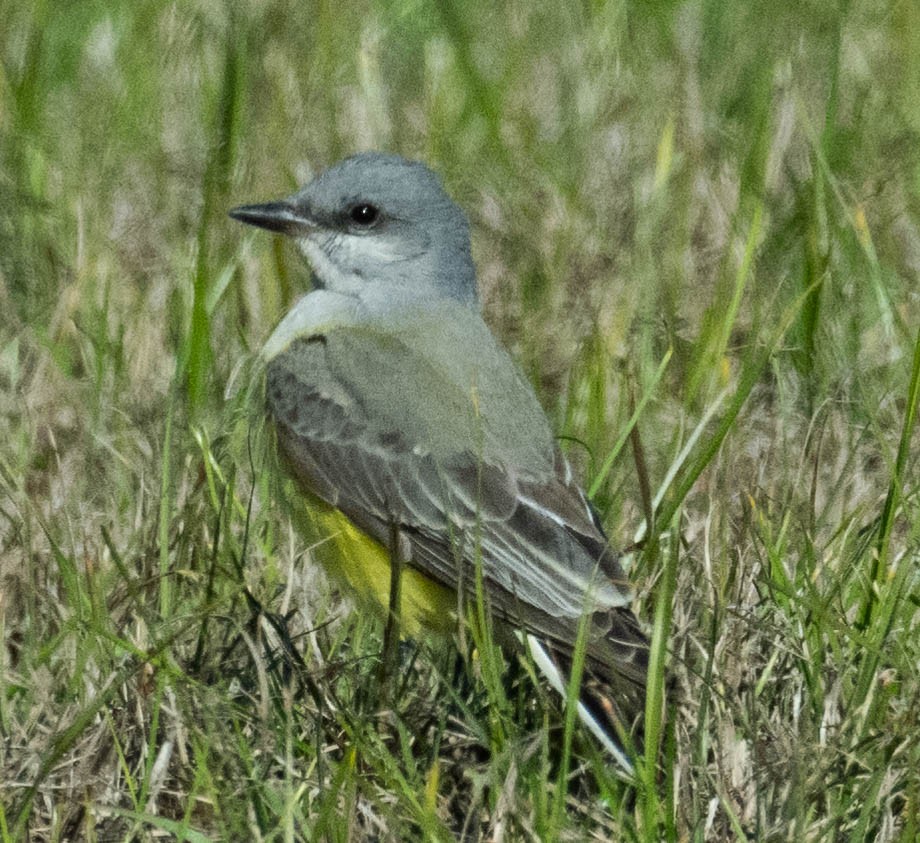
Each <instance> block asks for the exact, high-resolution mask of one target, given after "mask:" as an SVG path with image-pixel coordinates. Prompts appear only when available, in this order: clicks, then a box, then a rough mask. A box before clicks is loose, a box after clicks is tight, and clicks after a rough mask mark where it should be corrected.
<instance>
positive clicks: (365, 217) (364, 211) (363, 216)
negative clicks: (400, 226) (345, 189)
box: [348, 202, 380, 226]
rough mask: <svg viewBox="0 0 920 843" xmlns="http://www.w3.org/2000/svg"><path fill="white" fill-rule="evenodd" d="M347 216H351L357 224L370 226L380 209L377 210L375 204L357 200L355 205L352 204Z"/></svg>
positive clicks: (375, 219) (375, 220)
mask: <svg viewBox="0 0 920 843" xmlns="http://www.w3.org/2000/svg"><path fill="white" fill-rule="evenodd" d="M348 216H349V217H351V221H352V222H355V223H357V224H358V225H364V226H370V225H373V224H374V223H375V222H377V217H379V216H380V211H379V210H377V207H376V206H375V205H371V204H369V203H368V202H359V203H358V204H357V205H353V206H352V208H351V210H350V211H349V212H348Z"/></svg>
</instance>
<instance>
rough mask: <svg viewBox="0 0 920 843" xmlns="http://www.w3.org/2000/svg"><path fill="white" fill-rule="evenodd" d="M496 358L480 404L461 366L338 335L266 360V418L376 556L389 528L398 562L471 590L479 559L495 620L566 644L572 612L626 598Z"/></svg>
mask: <svg viewBox="0 0 920 843" xmlns="http://www.w3.org/2000/svg"><path fill="white" fill-rule="evenodd" d="M494 352H495V349H494V348H493V349H490V353H489V354H486V355H484V356H485V358H486V359H487V360H488V361H490V362H491V365H492V366H493V369H494V368H500V369H501V371H500V372H496V371H490V372H489V373H488V377H487V378H481V380H487V381H488V382H489V383H491V384H492V385H493V386H494V385H496V384H497V385H498V387H499V388H497V389H491V390H487V391H486V392H485V393H484V392H483V391H481V390H476V389H469V388H467V387H466V386H465V385H464V384H463V380H464V378H465V377H467V374H468V373H469V372H470V371H472V369H470V367H469V366H466V365H464V366H461V367H452V368H451V369H450V371H449V372H446V371H445V370H444V368H443V367H438V366H437V365H436V364H432V363H431V362H430V360H429V359H426V356H425V355H420V354H419V353H418V352H417V351H416V350H413V348H411V347H410V346H409V345H407V344H406V343H405V342H404V341H402V340H401V339H400V338H399V337H394V336H393V335H387V334H380V333H375V332H373V331H369V330H363V329H354V328H337V329H335V330H334V331H330V332H329V333H327V334H325V335H320V336H315V337H311V338H309V339H303V340H297V341H295V342H293V343H292V344H291V345H290V346H289V347H288V348H287V349H286V350H285V351H283V352H282V353H281V354H279V355H277V356H276V357H275V358H273V359H272V360H271V361H270V362H269V364H268V368H267V375H266V376H267V383H266V396H267V401H268V407H269V411H270V414H271V416H272V418H273V420H274V423H275V428H276V431H277V435H278V441H279V446H280V448H281V450H282V452H283V454H284V455H285V457H286V459H287V460H288V462H289V463H290V464H291V467H292V470H293V473H294V475H295V476H296V477H297V478H298V480H299V482H301V483H302V484H303V485H304V486H305V487H306V488H307V489H309V491H311V492H312V493H313V494H316V495H318V496H319V497H320V498H322V499H324V500H325V501H327V502H328V503H330V504H333V505H335V506H337V507H338V508H339V509H341V510H342V511H343V512H344V513H345V514H346V515H347V516H348V517H349V518H350V519H351V520H352V521H353V522H355V524H356V525H357V526H359V527H360V528H361V529H363V530H365V531H366V532H367V533H369V534H370V535H372V536H374V537H375V538H377V539H378V540H379V541H380V542H381V543H383V544H388V541H389V536H390V525H391V524H396V525H398V527H399V528H400V530H401V532H402V534H403V535H404V536H405V537H406V538H407V539H408V542H409V545H410V547H411V558H410V559H409V560H408V562H409V564H411V565H413V566H414V567H416V568H418V569H420V570H422V571H423V572H424V573H426V574H427V575H428V576H430V577H432V578H433V579H435V580H437V581H439V582H441V583H443V584H444V585H447V586H448V587H450V588H454V589H456V588H465V589H467V590H468V591H471V590H472V588H473V584H474V567H473V565H474V560H475V559H476V558H477V553H478V556H479V558H480V559H481V564H482V571H483V577H484V579H485V580H486V582H487V584H488V588H487V591H488V594H489V598H490V605H491V607H492V609H493V611H496V612H498V613H499V614H500V615H503V616H505V617H508V618H511V619H513V620H514V621H515V622H517V623H520V624H522V625H523V626H525V628H528V629H530V630H531V631H533V632H537V633H539V634H542V635H549V636H550V637H552V638H556V639H558V640H561V641H565V640H568V641H569V642H570V641H571V639H572V621H573V619H576V620H577V618H579V617H580V616H581V614H582V613H583V612H584V611H585V610H586V608H591V609H593V610H595V611H597V612H599V613H603V612H604V610H608V609H615V608H616V607H621V606H624V605H626V604H628V602H629V600H630V596H631V595H630V592H629V588H628V585H627V582H626V578H625V576H624V574H623V571H622V569H621V567H620V565H619V563H618V561H617V558H616V555H615V554H614V553H613V552H612V551H611V550H610V549H609V548H608V546H607V543H606V540H605V538H604V536H603V533H602V532H601V531H600V529H599V528H598V526H597V524H596V523H595V521H594V520H593V517H592V513H591V510H590V508H589V506H588V504H587V503H586V501H585V499H584V497H583V495H582V494H581V491H580V490H579V489H578V487H577V486H576V485H575V483H574V482H573V481H572V478H571V475H570V472H569V470H568V466H567V464H566V463H565V461H564V459H563V458H562V456H561V455H560V454H559V452H558V450H557V449H556V448H555V445H554V443H553V441H552V437H551V435H550V433H549V430H548V426H547V425H546V422H545V418H544V417H543V415H542V411H540V410H539V405H537V404H536V399H535V398H534V397H533V394H532V391H531V390H530V388H529V386H527V385H526V383H524V382H523V379H522V378H521V377H520V375H519V374H518V373H517V370H516V369H515V368H514V367H513V365H512V364H511V362H510V359H509V358H507V357H506V356H505V355H504V352H501V357H500V358H496V357H495V353H494ZM472 353H473V354H474V355H475V349H473V350H472ZM496 361H497V362H496ZM406 372H411V377H408V378H407V377H405V373H406ZM458 372H462V373H463V374H460V375H458ZM502 379H505V381H506V382H501V381H502ZM483 401H485V402H486V405H485V406H484V405H483ZM522 404H526V405H527V406H525V407H522V406H521V405H522ZM533 407H536V410H535V411H534V410H533ZM534 412H536V413H537V414H538V415H539V418H540V422H539V424H538V423H536V422H534V421H533V419H532V416H533V413H534ZM515 414H518V420H519V421H520V424H519V425H517V426H515V424H514V421H515ZM491 419H501V422H500V423H498V424H493V423H492V421H490V420H491ZM521 427H523V428H524V429H523V430H520V429H519V428H521ZM511 431H516V432H514V433H511ZM512 437H517V439H516V440H515V441H507V440H510V439H511V438H512ZM509 457H510V458H509ZM524 463H527V464H524ZM616 614H619V612H617V613H616ZM598 619H600V618H598ZM608 626H609V625H608ZM599 631H600V630H599ZM604 634H605V637H606V633H604ZM623 643H624V644H625V643H626V642H625V641H624V642H623ZM611 658H613V656H611ZM617 658H619V656H617ZM602 660H603V661H607V659H606V658H604V659H602Z"/></svg>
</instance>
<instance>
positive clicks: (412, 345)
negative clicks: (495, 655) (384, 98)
mask: <svg viewBox="0 0 920 843" xmlns="http://www.w3.org/2000/svg"><path fill="white" fill-rule="evenodd" d="M229 215H230V216H231V217H232V218H233V219H235V220H237V221H240V222H242V223H246V224H248V225H252V226H256V227H258V228H262V229H266V230H268V231H270V232H275V233H280V234H282V235H286V236H287V237H289V238H291V239H292V240H293V241H294V243H295V244H296V246H297V248H298V249H299V251H300V252H301V253H302V254H303V256H304V257H305V258H306V261H307V263H308V264H309V265H310V267H311V269H312V272H313V287H312V289H311V290H310V291H309V292H308V293H306V294H305V295H303V296H302V297H301V298H300V299H299V300H297V301H296V303H295V304H294V306H293V307H292V308H291V310H290V311H289V312H288V313H287V314H286V315H285V316H284V317H283V318H282V319H281V321H280V323H279V324H278V326H277V328H276V329H275V330H274V332H273V333H272V334H271V335H270V336H269V339H268V340H267V341H266V343H265V345H264V347H263V348H262V352H261V356H262V359H263V361H264V364H265V404H266V409H267V415H268V417H269V419H270V421H271V423H272V427H273V428H274V431H275V437H276V443H277V450H278V452H279V454H280V458H281V462H282V464H283V465H284V468H285V470H286V471H287V473H288V475H289V476H290V477H291V478H292V479H293V480H294V482H295V486H296V488H297V491H298V495H299V496H300V497H302V499H303V500H302V506H299V507H298V510H299V512H300V515H301V519H300V521H301V523H302V524H304V525H305V526H304V529H305V531H306V532H308V533H310V534H311V535H312V536H314V537H324V538H325V539H326V541H324V542H322V543H320V544H318V545H317V546H316V548H317V549H316V551H315V555H318V556H319V557H320V561H322V562H323V564H324V565H325V567H326V568H327V570H329V571H330V573H331V574H332V575H333V576H334V577H337V578H338V580H339V581H341V582H344V583H345V584H346V586H348V587H349V588H350V590H351V591H352V592H353V593H354V595H355V596H356V597H357V598H358V601H359V605H363V604H367V605H372V606H374V607H376V608H377V609H379V611H380V612H381V613H382V615H383V617H385V618H386V619H387V632H388V633H389V632H390V630H391V627H393V626H394V625H395V627H396V633H395V634H396V635H397V636H406V637H410V638H411V637H416V636H418V635H421V634H423V633H426V632H428V631H433V632H435V633H442V634H449V632H450V630H451V629H455V628H456V625H457V624H458V623H459V622H460V620H461V616H462V614H463V608H462V607H463V606H469V605H472V604H473V603H475V601H476V599H477V588H479V589H480V591H479V594H480V599H481V600H482V599H483V598H484V602H485V603H486V605H487V607H488V612H489V618H490V619H491V621H492V622H493V623H494V624H495V625H496V626H497V627H500V628H501V629H510V630H512V632H513V633H514V634H515V635H516V637H517V639H518V640H520V641H521V642H523V643H524V644H525V646H526V647H527V650H528V651H529V652H530V654H531V656H532V657H533V659H534V663H535V664H536V665H537V666H538V667H539V669H540V670H541V671H542V672H544V673H545V674H546V675H547V677H548V679H549V681H550V684H551V685H553V686H554V687H555V688H556V690H558V691H559V692H560V693H562V694H563V698H565V694H566V683H567V682H568V675H569V671H570V670H571V668H572V665H573V660H574V658H575V653H576V644H577V642H579V641H581V642H582V646H583V647H584V667H583V673H582V676H581V686H580V691H579V693H580V697H579V700H578V702H577V705H578V714H579V716H580V718H581V719H582V721H583V722H584V723H585V725H586V726H587V727H588V728H589V730H590V731H591V732H592V733H593V734H594V735H595V737H596V738H597V739H598V740H599V741H600V742H601V744H602V745H603V746H604V747H605V748H606V749H607V751H608V752H609V753H610V755H611V756H612V757H613V759H614V760H615V761H616V762H617V764H618V765H619V768H620V770H621V772H626V773H632V772H633V770H634V766H633V760H632V758H633V755H634V753H635V751H636V747H637V746H639V745H641V720H642V714H643V711H644V700H645V686H646V678H647V672H648V653H649V642H648V639H647V637H646V635H645V633H644V632H643V630H642V627H641V625H640V623H639V622H638V620H637V618H636V617H635V615H634V613H633V611H632V608H631V604H632V602H633V591H632V589H631V587H630V583H629V580H628V578H627V576H626V573H625V572H624V569H623V566H622V563H621V557H620V556H619V554H618V553H617V552H616V551H614V550H613V549H612V547H611V546H610V542H609V541H608V539H607V536H606V535H605V533H604V530H603V528H602V526H601V523H600V520H599V518H598V516H597V514H596V512H595V510H594V509H593V508H592V506H591V504H590V503H589V501H588V499H587V498H586V496H585V494H584V492H583V491H582V489H581V487H580V486H579V484H578V483H577V481H576V480H575V478H574V475H573V471H572V469H571V467H570V465H569V462H568V461H567V460H566V458H565V456H564V455H563V454H562V452H561V450H560V448H559V445H558V442H557V440H556V438H555V437H554V435H553V431H552V429H551V426H550V423H549V421H548V419H547V416H546V414H545V412H544V410H543V408H542V407H541V405H540V403H539V401H538V399H537V397H536V394H535V392H534V390H533V388H532V386H531V385H530V383H529V382H528V381H527V379H526V378H525V377H524V375H523V374H522V372H521V370H520V369H519V368H518V366H517V365H516V364H515V362H514V361H513V359H512V358H511V356H510V355H509V354H508V352H507V351H506V350H505V349H504V348H503V347H502V345H501V344H500V343H499V342H498V340H497V339H496V338H495V336H494V334H493V333H492V331H491V330H490V329H489V327H488V326H487V325H486V322H485V321H484V319H483V315H482V311H481V305H480V299H479V295H478V290H477V280H476V268H475V265H474V262H473V258H472V251H471V243H470V239H471V238H470V227H469V223H468V220H467V217H466V215H465V213H464V212H463V210H462V209H461V208H460V207H459V206H458V205H457V204H456V203H455V202H454V201H453V200H452V199H451V198H450V196H449V195H448V193H447V192H446V191H445V189H444V187H443V185H442V183H441V180H440V178H439V177H438V176H437V175H436V174H435V172H434V171H433V170H432V169H430V168H429V167H428V166H427V165H426V164H424V163H422V162H418V161H412V160H408V159H406V158H403V157H401V156H399V155H394V154H388V153H383V152H362V153H358V154H355V155H353V156H351V157H348V158H346V159H344V160H342V161H340V162H339V163H337V164H334V165H333V166H331V167H330V168H328V169H326V170H325V171H323V172H321V173H320V174H319V175H317V176H316V177H315V178H313V179H312V180H311V181H310V182H309V183H307V184H306V186H304V187H302V188H301V189H300V190H299V191H297V192H296V193H294V194H293V195H291V196H289V197H288V198H286V199H283V200H280V201H271V202H266V203H262V204H249V205H242V206H240V207H236V208H233V209H232V210H231V211H229ZM583 618H584V619H585V621H584V622H583V620H582V619H583ZM580 629H581V630H582V631H581V636H582V637H581V639H579V634H580V633H579V630H580ZM385 641H386V636H385ZM385 647H386V645H385Z"/></svg>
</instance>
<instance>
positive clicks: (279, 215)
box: [228, 202, 313, 234]
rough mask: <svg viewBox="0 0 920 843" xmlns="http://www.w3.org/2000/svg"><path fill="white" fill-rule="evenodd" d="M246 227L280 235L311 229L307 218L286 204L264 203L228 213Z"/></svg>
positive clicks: (242, 206) (246, 206) (300, 232)
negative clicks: (249, 226) (262, 229)
mask: <svg viewBox="0 0 920 843" xmlns="http://www.w3.org/2000/svg"><path fill="white" fill-rule="evenodd" d="M228 213H229V214H230V216H231V217H233V219H235V220H239V221H240V222H244V223H246V224H247V225H254V226H257V227H258V228H266V229H268V230H269V231H277V232H278V233H280V234H303V233H304V232H306V231H307V230H308V229H310V228H313V223H312V222H311V221H310V219H309V218H308V217H305V216H304V215H303V214H302V213H300V212H299V211H298V210H297V208H295V207H294V206H293V205H291V204H289V203H288V202H266V203H265V204H264V205H240V207H239V208H234V209H233V210H232V211H229V212H228Z"/></svg>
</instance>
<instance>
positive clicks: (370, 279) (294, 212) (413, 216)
mask: <svg viewBox="0 0 920 843" xmlns="http://www.w3.org/2000/svg"><path fill="white" fill-rule="evenodd" d="M230 216H231V217H233V218H234V219H237V220H240V221H241V222H245V223H249V224H250V225H256V226H259V227H261V228H267V229H268V230H269V231H279V232H281V233H282V234H287V235H289V236H291V237H293V238H294V239H295V240H296V241H297V245H298V246H299V248H300V250H301V251H302V252H303V254H304V255H305V256H306V258H307V260H308V261H309V262H310V264H311V266H312V267H313V271H314V273H315V274H316V279H317V282H318V283H319V284H320V285H321V286H323V287H327V288H328V289H330V290H333V291H335V292H341V293H344V294H346V295H354V296H361V297H363V296H365V295H368V294H373V293H374V292H385V293H387V294H389V293H393V294H396V295H408V296H412V297H415V296H417V295H418V294H419V293H423V294H425V295H434V296H437V297H438V298H449V299H455V300H457V301H462V302H465V303H468V304H475V303H476V301H477V297H476V273H475V269H474V267H473V259H472V257H471V255H470V233H469V225H468V223H467V220H466V217H465V216H464V214H463V211H461V210H460V208H459V207H457V205H455V204H454V203H453V202H452V201H451V199H450V197H449V196H448V195H447V194H446V193H445V192H444V188H443V187H442V186H441V182H440V181H439V179H438V177H437V176H436V175H435V174H434V173H433V172H432V171H431V170H429V169H428V168H427V167H426V166H425V165H424V164H421V163H419V162H417V161H407V160H406V159H405V158H400V157H399V156H398V155H384V154H382V153H379V152H364V153H361V154H360V155H355V156H353V157H351V158H346V159H345V160H344V161H341V162H339V163H338V164H336V165H335V166H333V167H330V168H329V169H328V170H326V171H325V172H323V173H320V175H318V176H317V177H316V178H315V179H313V181H311V182H310V183H309V184H308V185H307V186H306V187H304V188H302V189H301V190H299V191H298V192H297V193H295V194H294V195H293V196H290V197H289V198H287V199H285V200H283V201H281V202H269V203H267V204H264V205H243V206H242V207H240V208H234V209H233V210H232V211H230Z"/></svg>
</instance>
